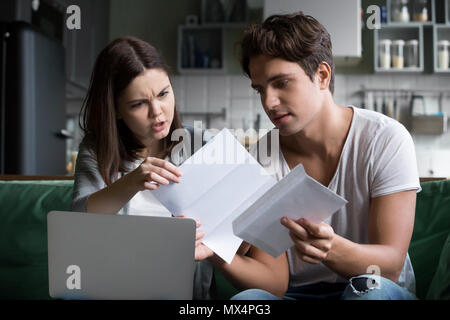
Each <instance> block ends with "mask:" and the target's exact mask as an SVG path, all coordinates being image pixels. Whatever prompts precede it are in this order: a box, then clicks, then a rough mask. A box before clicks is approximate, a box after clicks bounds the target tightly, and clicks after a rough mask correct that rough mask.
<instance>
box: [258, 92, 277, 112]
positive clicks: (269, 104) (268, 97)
mask: <svg viewBox="0 0 450 320" xmlns="http://www.w3.org/2000/svg"><path fill="white" fill-rule="evenodd" d="M262 100H263V101H261V103H262V104H263V106H264V107H265V108H266V109H267V110H272V109H274V108H275V107H277V106H278V105H279V104H280V98H279V97H278V95H277V94H276V92H274V90H271V89H269V88H267V90H266V92H265V93H264V95H263V96H262Z"/></svg>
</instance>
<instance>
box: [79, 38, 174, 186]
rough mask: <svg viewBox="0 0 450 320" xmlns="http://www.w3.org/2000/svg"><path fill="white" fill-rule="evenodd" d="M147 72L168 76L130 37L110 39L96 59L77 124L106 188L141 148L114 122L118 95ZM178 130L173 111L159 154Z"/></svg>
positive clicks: (149, 49)
mask: <svg viewBox="0 0 450 320" xmlns="http://www.w3.org/2000/svg"><path fill="white" fill-rule="evenodd" d="M148 69H161V70H163V71H164V72H166V74H167V75H169V73H170V72H169V67H168V66H167V64H166V63H165V62H164V60H163V58H162V56H161V55H160V54H159V53H158V51H157V50H156V49H155V48H154V47H153V46H151V45H150V44H148V43H147V42H145V41H142V40H139V39H137V38H133V37H124V38H119V39H116V40H114V41H113V42H112V43H110V44H109V45H108V46H107V47H106V48H105V49H103V50H102V52H101V53H100V54H99V56H98V57H97V60H96V62H95V66H94V71H93V73H92V76H91V82H90V85H89V90H88V93H87V95H86V98H85V100H84V102H83V106H82V108H81V112H80V118H79V124H80V128H81V129H82V130H83V132H84V135H85V138H84V141H85V143H87V144H88V145H89V146H90V148H91V149H92V150H93V151H94V152H95V156H96V158H97V163H98V168H99V171H100V174H101V176H102V177H103V180H104V181H105V183H106V185H110V184H111V183H112V182H113V181H114V180H115V179H117V177H118V173H119V172H127V171H129V170H130V168H127V167H125V165H124V161H136V160H138V159H139V156H138V153H139V152H140V151H142V149H143V148H145V146H144V145H142V143H141V142H140V141H138V139H136V137H135V136H134V135H133V133H132V132H131V131H130V129H129V128H128V127H127V126H126V124H125V123H124V122H123V120H117V117H116V102H117V98H118V96H119V95H120V94H121V93H122V91H123V90H124V89H125V88H126V87H127V86H128V85H129V84H130V82H131V81H132V80H133V79H134V78H136V77H137V76H139V75H140V74H142V73H143V72H144V71H145V70H148ZM178 128H182V124H181V118H180V116H179V114H178V112H177V108H176V107H175V110H174V117H173V120H172V125H171V127H170V130H169V134H168V135H167V137H166V138H164V139H163V141H162V145H163V151H164V154H165V156H167V155H169V154H170V152H171V150H172V148H173V147H174V146H175V144H176V143H178V141H171V139H170V137H171V135H172V132H173V131H174V130H175V129H178Z"/></svg>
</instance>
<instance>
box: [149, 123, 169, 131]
mask: <svg viewBox="0 0 450 320" xmlns="http://www.w3.org/2000/svg"><path fill="white" fill-rule="evenodd" d="M165 128H166V121H162V122H157V123H155V124H154V125H153V126H152V130H153V131H155V132H160V131H163V130H164V129H165Z"/></svg>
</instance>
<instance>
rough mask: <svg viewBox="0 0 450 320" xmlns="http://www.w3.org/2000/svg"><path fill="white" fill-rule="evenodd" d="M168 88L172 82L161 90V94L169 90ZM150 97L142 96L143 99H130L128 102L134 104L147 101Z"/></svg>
mask: <svg viewBox="0 0 450 320" xmlns="http://www.w3.org/2000/svg"><path fill="white" fill-rule="evenodd" d="M168 88H170V84H169V85H167V86H166V87H165V88H164V89H162V90H161V91H159V94H161V92H163V91H165V90H167V89H168ZM147 101H148V99H147V98H142V99H135V100H130V101H128V102H127V104H134V103H138V102H147Z"/></svg>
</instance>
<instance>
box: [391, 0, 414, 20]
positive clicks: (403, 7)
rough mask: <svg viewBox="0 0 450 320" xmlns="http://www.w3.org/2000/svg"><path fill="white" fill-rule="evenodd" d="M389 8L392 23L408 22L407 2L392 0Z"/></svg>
mask: <svg viewBox="0 0 450 320" xmlns="http://www.w3.org/2000/svg"><path fill="white" fill-rule="evenodd" d="M391 8H392V20H393V21H394V22H409V20H410V17H409V9H408V0H393V1H392V6H391Z"/></svg>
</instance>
